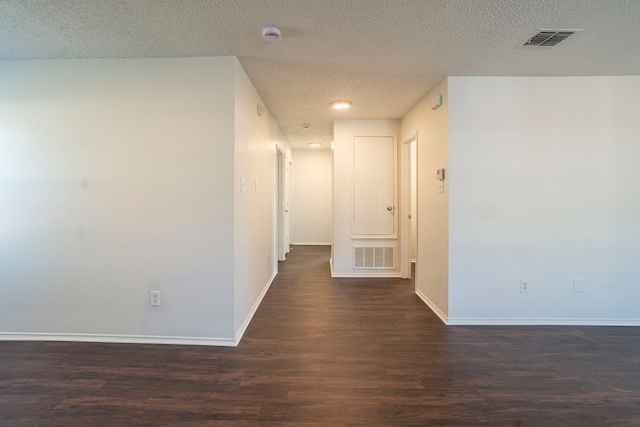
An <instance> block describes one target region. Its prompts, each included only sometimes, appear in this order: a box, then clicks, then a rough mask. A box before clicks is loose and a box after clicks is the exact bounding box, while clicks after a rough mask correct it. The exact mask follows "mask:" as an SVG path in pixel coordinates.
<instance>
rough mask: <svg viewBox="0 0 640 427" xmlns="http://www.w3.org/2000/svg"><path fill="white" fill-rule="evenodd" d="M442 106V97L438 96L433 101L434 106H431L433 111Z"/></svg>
mask: <svg viewBox="0 0 640 427" xmlns="http://www.w3.org/2000/svg"><path fill="white" fill-rule="evenodd" d="M441 105H442V95H438V96H436V97H435V98H434V99H433V104H431V109H432V110H436V109H438V108H440V106H441Z"/></svg>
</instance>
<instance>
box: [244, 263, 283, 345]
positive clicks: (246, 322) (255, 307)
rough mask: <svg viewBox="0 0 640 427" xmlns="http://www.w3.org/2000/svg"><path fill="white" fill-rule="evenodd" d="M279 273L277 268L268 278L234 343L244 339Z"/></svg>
mask: <svg viewBox="0 0 640 427" xmlns="http://www.w3.org/2000/svg"><path fill="white" fill-rule="evenodd" d="M277 275H278V271H277V270H276V271H274V272H273V274H271V277H270V278H269V280H267V283H266V284H265V285H264V287H263V288H262V291H261V292H260V295H258V298H257V299H256V302H255V303H254V304H253V307H251V310H249V313H248V314H247V317H245V319H244V322H242V325H241V326H240V329H238V332H236V336H235V344H234V345H236V346H237V345H238V344H240V340H241V339H242V336H243V335H244V333H245V332H246V331H247V328H248V327H249V324H250V323H251V319H253V316H254V315H255V314H256V311H257V310H258V307H260V303H262V299H263V298H264V296H265V295H266V294H267V291H268V290H269V288H270V287H271V284H272V283H273V280H274V279H275V278H276V276H277Z"/></svg>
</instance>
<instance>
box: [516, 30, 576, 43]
mask: <svg viewBox="0 0 640 427" xmlns="http://www.w3.org/2000/svg"><path fill="white" fill-rule="evenodd" d="M577 31H582V30H540V31H539V32H537V33H536V34H534V35H533V36H531V37H529V38H528V39H527V41H526V42H524V44H523V46H531V47H553V46H555V45H557V44H558V43H560V42H561V41H563V40H565V39H566V38H567V37H569V36H571V35H573V34H575V33H576V32H577Z"/></svg>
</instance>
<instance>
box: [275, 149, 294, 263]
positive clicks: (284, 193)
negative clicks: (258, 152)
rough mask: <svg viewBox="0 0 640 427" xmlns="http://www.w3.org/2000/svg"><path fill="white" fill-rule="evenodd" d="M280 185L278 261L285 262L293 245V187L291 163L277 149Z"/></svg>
mask: <svg viewBox="0 0 640 427" xmlns="http://www.w3.org/2000/svg"><path fill="white" fill-rule="evenodd" d="M276 151H277V168H278V185H277V194H278V196H277V198H278V202H277V209H278V214H277V218H278V220H277V222H278V225H277V233H276V234H277V241H278V251H277V252H278V261H284V260H285V258H286V256H287V254H288V253H289V248H290V244H291V237H290V232H289V230H290V226H289V221H290V217H289V210H290V191H289V190H290V186H291V161H290V160H289V159H288V158H287V156H286V155H285V153H284V152H283V151H282V150H281V149H280V147H276Z"/></svg>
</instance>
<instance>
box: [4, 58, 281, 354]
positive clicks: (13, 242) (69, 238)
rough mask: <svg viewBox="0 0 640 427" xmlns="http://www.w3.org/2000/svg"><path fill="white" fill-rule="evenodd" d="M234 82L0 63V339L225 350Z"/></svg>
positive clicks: (181, 67)
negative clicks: (157, 296)
mask: <svg viewBox="0 0 640 427" xmlns="http://www.w3.org/2000/svg"><path fill="white" fill-rule="evenodd" d="M235 73H236V60H235V59H234V58H230V57H223V58H190V59H105V60H50V61H0V206H2V215H0V325H1V327H0V332H2V333H5V334H6V333H10V334H11V333H13V334H14V335H12V336H22V337H23V338H24V337H26V336H28V335H27V334H53V335H52V337H51V338H56V337H58V338H66V339H69V338H73V336H72V334H79V337H80V338H81V339H89V340H91V339H101V337H103V338H105V339H107V340H127V339H130V338H131V339H134V340H138V341H140V340H144V339H148V340H150V341H153V340H156V341H159V342H170V340H171V337H180V338H182V339H188V338H190V337H191V338H193V340H194V341H195V342H200V341H201V340H202V342H223V343H224V342H227V341H225V340H233V337H234V318H233V309H234V295H233V273H234V264H233V245H234V243H233V230H234V226H233V220H234V218H233V215H232V212H233V210H234V193H233V190H234V183H233V178H234V174H233V165H234V162H233V156H234V144H233V138H234V107H233V106H234V84H233V81H234V76H235ZM265 167H266V166H265ZM261 173H262V172H261ZM268 173H270V171H265V172H264V174H265V176H266V175H267V174H268ZM265 192H267V193H268V192H269V188H265ZM267 220H268V221H271V219H267ZM261 244H262V243H261ZM262 245H263V244H262ZM261 250H263V251H264V249H261ZM266 272H267V267H266V266H265V268H264V269H263V270H261V271H260V274H262V275H263V276H264V275H266V274H267V273H266ZM152 289H155V290H160V291H161V292H162V306H161V307H157V308H153V307H150V306H149V290H152ZM96 334H97V336H96ZM36 336H43V335H36ZM218 339H221V341H220V340H218ZM216 340H218V341H216ZM231 342H233V341H231Z"/></svg>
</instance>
